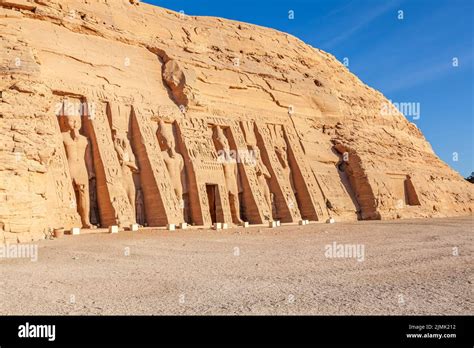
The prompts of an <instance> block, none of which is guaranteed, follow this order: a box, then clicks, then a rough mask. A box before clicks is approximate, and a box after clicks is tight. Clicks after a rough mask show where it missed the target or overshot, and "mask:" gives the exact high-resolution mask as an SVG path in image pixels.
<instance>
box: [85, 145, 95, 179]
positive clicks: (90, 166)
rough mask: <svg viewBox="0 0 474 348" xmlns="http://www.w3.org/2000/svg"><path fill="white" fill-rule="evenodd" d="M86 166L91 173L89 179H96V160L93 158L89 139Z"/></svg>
mask: <svg viewBox="0 0 474 348" xmlns="http://www.w3.org/2000/svg"><path fill="white" fill-rule="evenodd" d="M86 166H87V172H88V173H89V179H93V178H95V170H94V160H93V157H92V145H91V142H90V141H89V139H87V146H86Z"/></svg>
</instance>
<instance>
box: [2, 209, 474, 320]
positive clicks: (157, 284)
mask: <svg viewBox="0 0 474 348" xmlns="http://www.w3.org/2000/svg"><path fill="white" fill-rule="evenodd" d="M473 226H474V225H473V218H472V217H461V218H443V219H416V220H403V221H373V222H368V221H364V222H354V223H336V224H330V225H329V224H311V225H308V226H282V227H280V228H278V229H269V228H262V227H254V228H249V229H244V228H238V229H229V230H225V231H212V230H182V231H174V232H168V231H150V230H147V231H140V232H121V233H119V234H114V235H111V234H89V235H80V236H65V237H64V238H60V239H55V240H45V241H41V242H39V243H37V245H38V260H37V261H36V262H32V261H31V260H29V259H24V258H23V259H20V258H17V259H12V258H9V259H0V314H59V315H61V314H71V315H73V314H78V315H82V314H191V315H194V314H224V315H225V314H323V315H325V314H473V313H474V310H473V302H474V299H473V278H474V276H473V264H474V263H473V238H474V233H473V232H474V228H473ZM334 242H335V243H336V245H342V244H344V245H359V246H363V247H364V254H363V259H364V260H363V261H358V260H357V258H354V257H349V256H351V255H350V254H347V253H346V254H345V256H346V257H341V258H330V257H327V255H328V254H327V252H326V246H327V245H333V243H334ZM361 250H362V249H359V251H361ZM360 255H362V254H359V256H360ZM359 258H360V259H361V257H359Z"/></svg>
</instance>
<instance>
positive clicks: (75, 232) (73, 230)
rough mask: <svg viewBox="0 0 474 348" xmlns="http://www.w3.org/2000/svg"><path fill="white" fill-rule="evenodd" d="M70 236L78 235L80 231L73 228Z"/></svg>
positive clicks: (77, 228)
mask: <svg viewBox="0 0 474 348" xmlns="http://www.w3.org/2000/svg"><path fill="white" fill-rule="evenodd" d="M71 234H72V235H74V236H77V235H78V234H81V229H80V228H79V227H73V228H71Z"/></svg>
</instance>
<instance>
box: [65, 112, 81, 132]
mask: <svg viewBox="0 0 474 348" xmlns="http://www.w3.org/2000/svg"><path fill="white" fill-rule="evenodd" d="M65 117H66V125H67V128H68V130H73V131H76V132H78V131H79V129H81V117H80V116H65Z"/></svg>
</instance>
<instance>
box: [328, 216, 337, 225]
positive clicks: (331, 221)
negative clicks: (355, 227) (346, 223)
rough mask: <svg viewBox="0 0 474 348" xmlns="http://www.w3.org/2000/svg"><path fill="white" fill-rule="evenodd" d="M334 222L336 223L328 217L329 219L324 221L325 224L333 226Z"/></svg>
mask: <svg viewBox="0 0 474 348" xmlns="http://www.w3.org/2000/svg"><path fill="white" fill-rule="evenodd" d="M335 222H336V221H335V220H334V219H333V218H332V217H330V218H329V219H327V220H326V223H327V224H333V223H335Z"/></svg>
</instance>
